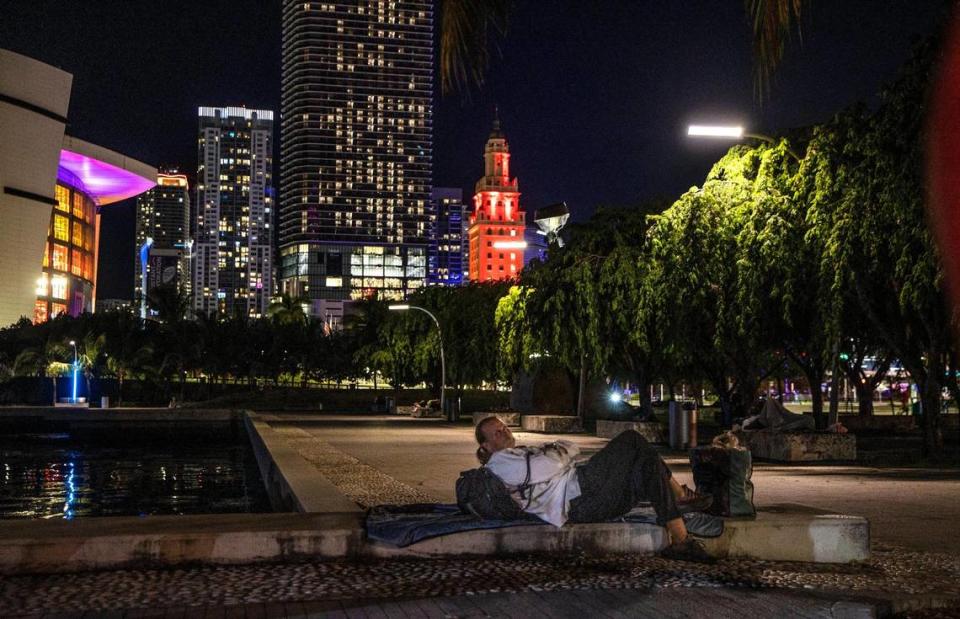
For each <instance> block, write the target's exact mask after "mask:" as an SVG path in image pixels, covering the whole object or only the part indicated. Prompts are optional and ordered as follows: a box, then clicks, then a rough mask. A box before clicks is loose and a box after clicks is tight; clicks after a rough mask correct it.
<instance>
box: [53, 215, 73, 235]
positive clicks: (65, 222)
mask: <svg viewBox="0 0 960 619" xmlns="http://www.w3.org/2000/svg"><path fill="white" fill-rule="evenodd" d="M53 238H55V239H57V240H58V241H68V240H70V220H69V219H67V218H66V217H64V216H63V215H54V216H53Z"/></svg>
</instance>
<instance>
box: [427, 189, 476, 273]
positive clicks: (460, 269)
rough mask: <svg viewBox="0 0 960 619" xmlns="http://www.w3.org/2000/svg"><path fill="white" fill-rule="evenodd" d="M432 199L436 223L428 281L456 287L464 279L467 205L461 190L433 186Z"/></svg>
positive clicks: (465, 268) (431, 246) (431, 243)
mask: <svg viewBox="0 0 960 619" xmlns="http://www.w3.org/2000/svg"><path fill="white" fill-rule="evenodd" d="M431 201H432V202H433V208H434V211H435V212H436V214H437V223H436V228H435V230H436V232H435V234H434V237H433V239H431V242H430V284H432V285H436V286H459V285H460V284H463V283H466V281H467V207H466V206H465V205H464V203H463V190H462V189H454V188H450V187H434V188H433V192H432V194H431Z"/></svg>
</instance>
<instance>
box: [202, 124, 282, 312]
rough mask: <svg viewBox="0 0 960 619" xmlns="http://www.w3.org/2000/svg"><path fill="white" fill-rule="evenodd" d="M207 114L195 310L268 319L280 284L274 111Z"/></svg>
mask: <svg viewBox="0 0 960 619" xmlns="http://www.w3.org/2000/svg"><path fill="white" fill-rule="evenodd" d="M199 115H200V140H199V163H198V166H197V207H196V216H195V220H194V225H195V229H196V232H195V235H196V236H195V245H194V257H193V309H194V311H195V312H198V313H204V314H209V313H214V312H216V313H220V314H226V315H232V314H236V313H242V314H244V315H247V316H251V317H258V316H263V315H264V314H266V311H267V307H268V306H269V304H270V297H271V296H272V289H273V247H274V245H273V229H272V226H271V224H270V222H271V220H272V219H273V214H272V211H273V186H272V184H271V183H272V177H273V150H272V146H271V144H272V141H273V140H272V138H273V112H271V111H269V110H248V109H246V108H242V107H224V108H216V107H202V108H200V112H199Z"/></svg>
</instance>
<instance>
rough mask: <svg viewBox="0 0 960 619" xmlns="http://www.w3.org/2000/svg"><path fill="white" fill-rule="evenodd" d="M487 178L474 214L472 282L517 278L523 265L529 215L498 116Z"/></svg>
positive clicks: (490, 142) (476, 198) (479, 186)
mask: <svg viewBox="0 0 960 619" xmlns="http://www.w3.org/2000/svg"><path fill="white" fill-rule="evenodd" d="M483 167H484V175H483V178H481V179H480V180H478V181H477V185H476V193H475V194H474V196H473V213H472V214H471V215H470V229H469V231H468V236H469V238H470V281H472V282H488V281H492V280H497V279H506V278H510V277H514V276H516V275H517V273H519V272H520V269H521V268H523V250H524V247H525V246H526V243H525V242H524V240H523V232H524V230H525V229H526V222H525V217H526V214H525V213H524V212H523V211H522V210H521V209H520V192H519V191H517V179H515V178H510V148H509V147H508V146H507V138H506V136H505V135H504V134H503V131H501V130H500V118H499V116H496V117H494V120H493V131H491V132H490V137H489V138H487V145H486V147H485V148H484V151H483Z"/></svg>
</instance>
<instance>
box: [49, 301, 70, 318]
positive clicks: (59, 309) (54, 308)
mask: <svg viewBox="0 0 960 619" xmlns="http://www.w3.org/2000/svg"><path fill="white" fill-rule="evenodd" d="M66 312H67V306H66V305H64V304H63V303H51V304H50V318H56V317H57V316H59V315H60V314H65V313H66Z"/></svg>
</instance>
